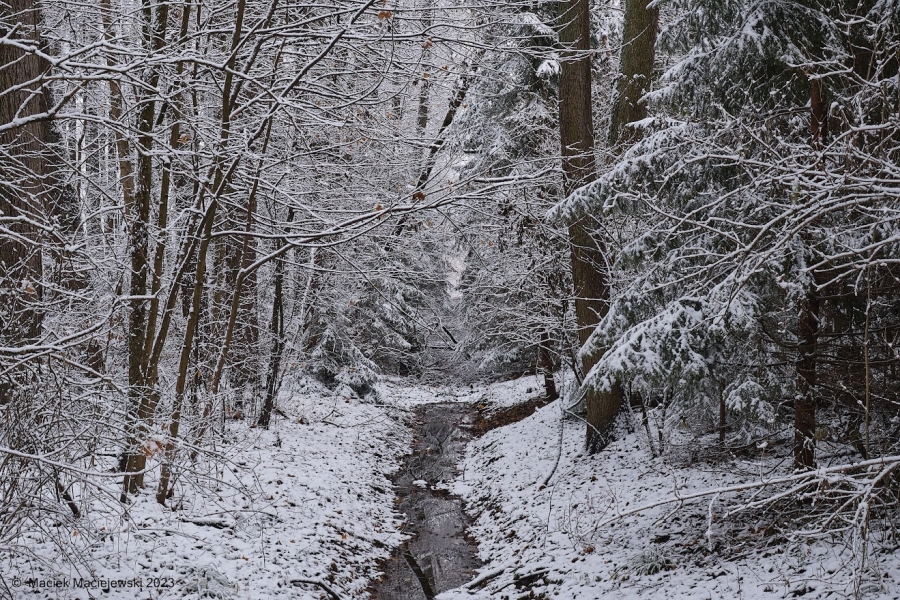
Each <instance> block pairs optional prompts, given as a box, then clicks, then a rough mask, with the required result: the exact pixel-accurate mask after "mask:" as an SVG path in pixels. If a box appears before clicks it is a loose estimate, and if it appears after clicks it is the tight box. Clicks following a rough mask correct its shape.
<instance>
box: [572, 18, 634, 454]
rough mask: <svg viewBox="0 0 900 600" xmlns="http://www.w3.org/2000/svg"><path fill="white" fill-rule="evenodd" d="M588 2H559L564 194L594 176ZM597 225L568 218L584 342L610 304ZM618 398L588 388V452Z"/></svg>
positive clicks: (603, 438)
mask: <svg viewBox="0 0 900 600" xmlns="http://www.w3.org/2000/svg"><path fill="white" fill-rule="evenodd" d="M588 5H589V3H588V0H568V1H565V2H560V3H559V9H560V14H559V21H560V26H559V27H560V31H559V40H560V43H561V44H562V45H563V55H562V56H563V60H562V68H561V70H560V76H559V125H560V143H561V146H562V156H563V162H562V167H563V174H564V176H565V182H564V188H563V189H564V193H565V194H566V195H567V196H568V195H570V194H571V193H572V192H574V191H575V190H576V189H578V188H579V187H581V186H583V185H585V184H587V183H590V182H591V181H593V180H594V179H596V176H597V175H596V163H595V160H594V129H593V118H592V112H591V61H590V55H589V53H588V50H589V49H590V46H589V39H590V13H589V11H588ZM595 228H596V227H595V223H594V221H593V219H592V218H591V216H590V215H581V216H579V217H578V218H576V219H574V220H573V221H572V222H571V223H569V243H570V245H571V262H572V281H573V286H574V293H575V318H576V323H577V326H578V341H579V343H580V345H581V346H582V347H583V346H584V344H585V343H586V342H587V340H588V338H589V337H590V335H591V332H593V330H594V328H595V327H596V326H597V324H598V323H599V322H600V320H601V319H602V318H603V317H604V316H605V315H606V313H607V311H608V310H609V283H608V280H607V271H606V256H605V252H604V248H603V245H602V243H601V242H600V241H599V240H597V239H596V238H595V237H594V236H593V235H592V231H593V230H594V229H595ZM597 359H598V356H596V355H595V354H593V353H586V354H583V355H582V360H581V369H582V371H583V372H584V373H585V374H587V373H588V372H589V371H590V370H591V368H592V367H593V366H594V364H596V362H597ZM621 399H622V394H621V389H620V388H619V387H618V386H614V388H613V389H612V390H609V391H605V392H601V391H597V390H595V389H592V388H588V389H587V390H586V402H587V411H588V414H587V420H588V426H587V436H586V445H587V449H588V451H589V452H596V451H598V450H600V449H602V448H603V447H604V446H605V445H606V444H607V443H608V441H609V433H610V431H611V427H612V424H613V422H614V421H615V417H616V415H617V414H618V412H619V407H620V405H621Z"/></svg>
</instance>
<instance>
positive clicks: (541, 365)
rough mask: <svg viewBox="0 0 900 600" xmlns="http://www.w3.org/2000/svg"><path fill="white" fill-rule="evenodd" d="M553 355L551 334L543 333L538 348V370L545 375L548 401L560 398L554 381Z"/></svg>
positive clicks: (545, 394)
mask: <svg viewBox="0 0 900 600" xmlns="http://www.w3.org/2000/svg"><path fill="white" fill-rule="evenodd" d="M553 366H554V365H553V355H552V354H551V352H550V334H549V333H547V332H546V331H543V332H541V343H540V346H539V347H538V370H539V371H540V372H541V373H542V374H543V375H544V397H545V398H546V399H547V400H556V399H557V398H559V392H558V391H557V390H556V381H554V379H553V371H554V369H553Z"/></svg>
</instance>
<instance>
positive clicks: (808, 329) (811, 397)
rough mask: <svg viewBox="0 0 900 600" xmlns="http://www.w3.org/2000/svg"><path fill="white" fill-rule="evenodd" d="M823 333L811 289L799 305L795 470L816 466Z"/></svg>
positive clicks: (817, 297) (816, 298)
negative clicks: (818, 352) (819, 342)
mask: <svg viewBox="0 0 900 600" xmlns="http://www.w3.org/2000/svg"><path fill="white" fill-rule="evenodd" d="M818 334H819V296H818V294H817V292H816V291H814V290H813V289H810V290H809V291H808V292H807V294H806V296H805V297H804V298H803V299H802V300H801V301H800V302H799V315H798V327H797V342H798V343H797V354H798V356H797V366H796V370H797V395H796V397H795V398H794V468H795V469H811V468H813V466H814V464H815V446H814V445H815V434H816V402H815V385H816V343H817V340H818Z"/></svg>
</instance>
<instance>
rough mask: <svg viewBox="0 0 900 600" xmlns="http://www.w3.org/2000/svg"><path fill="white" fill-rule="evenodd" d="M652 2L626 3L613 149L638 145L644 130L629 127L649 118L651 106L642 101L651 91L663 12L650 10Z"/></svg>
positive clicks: (611, 131) (612, 124)
mask: <svg viewBox="0 0 900 600" xmlns="http://www.w3.org/2000/svg"><path fill="white" fill-rule="evenodd" d="M650 2H651V0H626V1H625V30H624V32H623V34H622V40H623V45H622V54H621V57H620V59H619V78H618V80H617V82H616V99H615V101H614V102H613V111H612V120H611V121H610V128H609V145H610V147H611V148H616V146H625V145H628V144H631V143H633V142H636V141H637V140H638V139H639V138H640V135H641V132H640V130H638V129H635V128H634V127H628V124H629V123H635V122H637V121H640V120H641V119H645V118H646V117H647V103H646V102H643V101H641V98H642V97H643V96H644V95H645V94H646V93H647V92H648V91H649V90H650V82H651V78H652V75H653V63H654V61H655V60H656V36H657V32H658V30H659V9H658V8H650V7H649V6H648V5H649V4H650Z"/></svg>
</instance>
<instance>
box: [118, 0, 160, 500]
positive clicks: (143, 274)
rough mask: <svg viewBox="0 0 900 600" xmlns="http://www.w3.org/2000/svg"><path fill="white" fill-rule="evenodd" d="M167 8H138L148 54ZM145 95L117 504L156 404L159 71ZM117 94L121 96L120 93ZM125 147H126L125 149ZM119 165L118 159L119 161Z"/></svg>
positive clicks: (138, 462)
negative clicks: (152, 359)
mask: <svg viewBox="0 0 900 600" xmlns="http://www.w3.org/2000/svg"><path fill="white" fill-rule="evenodd" d="M168 7H169V5H168V3H165V2H164V3H161V4H160V5H159V7H158V8H157V11H156V18H155V20H154V15H153V4H152V2H151V0H143V2H142V5H141V17H142V19H141V35H142V38H143V41H144V44H145V45H146V47H147V48H148V50H149V51H150V52H151V53H156V52H159V51H160V50H161V49H162V47H163V44H164V42H165V31H166V25H167V23H168V20H169V18H168ZM146 83H147V91H144V92H142V93H140V99H141V102H140V104H141V110H140V112H139V113H138V121H137V130H138V139H137V143H138V146H139V147H140V152H139V153H138V168H137V178H136V181H135V183H136V189H135V191H134V195H133V198H132V202H131V203H128V202H127V198H128V195H127V194H126V204H125V214H126V218H127V221H128V229H129V231H128V233H129V236H128V237H129V250H130V254H131V257H130V258H131V272H130V284H129V293H130V296H131V298H132V299H131V311H130V313H129V317H128V408H127V411H126V445H125V451H124V453H123V458H122V463H123V466H124V470H125V471H126V472H127V473H133V474H126V475H125V479H124V482H123V489H122V498H123V500H124V499H125V497H126V495H127V494H129V493H132V494H133V493H136V492H137V490H138V488H140V487H143V485H144V474H143V470H144V468H145V466H146V464H147V457H146V455H145V454H144V453H143V452H141V449H140V446H141V444H142V443H143V441H144V438H145V437H146V435H147V432H148V430H149V421H150V419H151V418H152V416H153V407H155V404H156V399H155V397H154V395H153V382H152V381H151V378H150V377H149V373H148V361H149V353H148V352H147V349H148V340H147V337H148V335H150V333H149V332H148V331H147V324H148V323H147V316H148V308H149V306H148V302H147V291H148V288H147V280H148V276H149V274H150V231H149V228H150V196H151V192H152V185H153V162H152V154H151V151H152V147H153V127H154V121H155V118H154V117H155V112H156V101H155V100H156V99H155V96H154V95H153V94H155V90H156V87H157V86H158V85H159V71H158V69H156V68H155V67H153V68H151V69H150V72H149V73H148V77H147V80H146ZM120 91H121V90H120ZM125 146H126V147H127V144H125ZM119 160H120V161H122V160H123V157H122V156H120V157H119Z"/></svg>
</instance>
